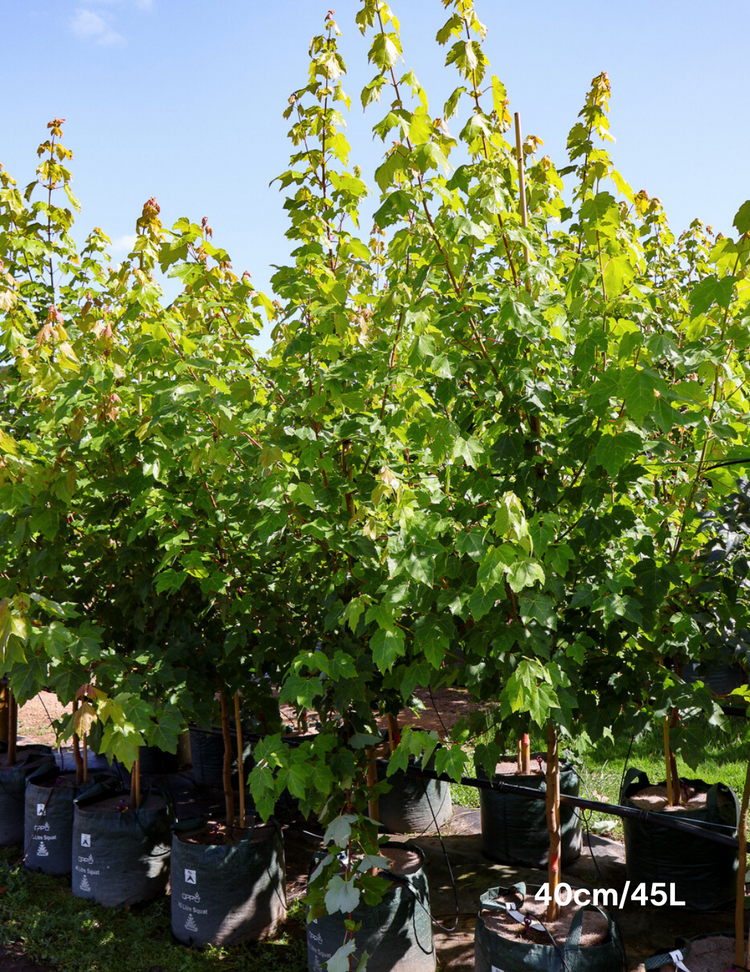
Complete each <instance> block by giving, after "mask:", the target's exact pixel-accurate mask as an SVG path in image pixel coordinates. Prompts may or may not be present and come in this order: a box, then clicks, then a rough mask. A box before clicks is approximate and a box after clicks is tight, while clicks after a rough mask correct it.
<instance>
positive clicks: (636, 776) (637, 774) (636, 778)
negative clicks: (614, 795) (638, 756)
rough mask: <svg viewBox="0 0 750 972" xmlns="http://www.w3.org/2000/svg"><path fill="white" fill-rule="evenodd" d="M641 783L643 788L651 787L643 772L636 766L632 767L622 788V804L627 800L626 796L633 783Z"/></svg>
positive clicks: (625, 777)
mask: <svg viewBox="0 0 750 972" xmlns="http://www.w3.org/2000/svg"><path fill="white" fill-rule="evenodd" d="M636 782H637V783H639V784H640V785H641V787H647V786H648V785H649V782H650V781H649V778H648V776H647V775H646V773H644V772H643V770H639V769H637V767H635V766H631V767H630V769H629V770H628V771H627V773H626V774H625V776H624V777H623V781H622V786H621V787H620V803H622V801H623V800H624V799H625V794H626V793H627V791H628V789H629V788H630V786H631V785H632V784H633V783H636Z"/></svg>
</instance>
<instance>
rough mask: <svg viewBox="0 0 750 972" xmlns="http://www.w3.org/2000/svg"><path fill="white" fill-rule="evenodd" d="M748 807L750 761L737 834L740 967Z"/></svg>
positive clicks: (736, 927) (736, 952) (736, 932)
mask: <svg viewBox="0 0 750 972" xmlns="http://www.w3.org/2000/svg"><path fill="white" fill-rule="evenodd" d="M748 805H750V760H748V763H747V772H746V774H745V787H744V789H743V791H742V807H741V809H740V824H739V832H738V834H737V837H738V839H739V843H740V857H739V864H738V866H737V898H736V900H735V905H734V961H735V964H736V965H738V966H741V965H744V964H745V872H746V871H747V810H748ZM749 947H750V946H749Z"/></svg>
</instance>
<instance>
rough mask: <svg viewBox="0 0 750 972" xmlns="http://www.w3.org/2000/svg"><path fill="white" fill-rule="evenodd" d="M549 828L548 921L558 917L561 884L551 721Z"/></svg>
mask: <svg viewBox="0 0 750 972" xmlns="http://www.w3.org/2000/svg"><path fill="white" fill-rule="evenodd" d="M546 806H547V830H548V831H549V863H548V865H547V881H548V883H549V893H550V901H549V904H548V905H547V921H554V920H555V919H556V918H557V913H558V906H557V901H556V894H555V892H556V891H557V888H558V885H559V884H560V873H561V867H560V849H561V843H562V840H561V833H560V762H559V757H558V750H557V730H556V729H555V727H554V726H553V724H552V723H551V722H550V723H548V724H547V799H546Z"/></svg>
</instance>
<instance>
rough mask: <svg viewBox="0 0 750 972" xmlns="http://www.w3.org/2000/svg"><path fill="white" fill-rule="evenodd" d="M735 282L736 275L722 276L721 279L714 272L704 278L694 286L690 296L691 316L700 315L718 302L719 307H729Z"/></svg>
mask: <svg viewBox="0 0 750 972" xmlns="http://www.w3.org/2000/svg"><path fill="white" fill-rule="evenodd" d="M734 284H735V278H734V277H722V278H721V280H719V279H718V278H717V277H715V276H714V274H711V275H710V276H708V277H706V278H705V279H704V280H702V281H701V282H700V283H699V284H698V286H697V287H693V289H692V290H691V291H690V294H689V296H688V300H689V301H690V315H691V317H700V315H701V314H705V313H706V311H708V310H709V308H711V307H712V306H713V305H714V304H718V305H719V307H724V308H726V307H729V304H730V303H731V300H732V292H733V290H734Z"/></svg>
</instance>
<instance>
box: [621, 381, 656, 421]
mask: <svg viewBox="0 0 750 972" xmlns="http://www.w3.org/2000/svg"><path fill="white" fill-rule="evenodd" d="M654 386H655V381H654V378H653V377H652V376H651V375H650V374H649V373H648V372H646V371H643V370H640V369H638V368H623V369H622V371H621V373H620V394H621V395H622V397H623V398H624V399H625V407H626V408H627V410H628V414H629V415H630V416H631V417H632V418H633V420H634V421H635V422H636V423H637V424H638V425H642V424H643V421H644V419H645V418H646V416H647V415H649V414H650V413H651V412H652V411H653V409H654V403H655V400H656V399H655V396H654Z"/></svg>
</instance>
